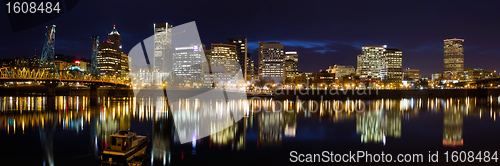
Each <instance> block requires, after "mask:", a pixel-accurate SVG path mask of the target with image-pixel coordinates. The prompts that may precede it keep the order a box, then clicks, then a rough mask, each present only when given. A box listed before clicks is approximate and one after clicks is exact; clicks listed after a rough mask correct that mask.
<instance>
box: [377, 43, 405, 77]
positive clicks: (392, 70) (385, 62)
mask: <svg viewBox="0 0 500 166" xmlns="http://www.w3.org/2000/svg"><path fill="white" fill-rule="evenodd" d="M380 61H381V63H382V68H381V70H380V74H381V76H382V80H383V81H387V82H392V83H401V81H403V51H401V50H398V49H385V51H384V54H383V55H382V57H381V58H380Z"/></svg>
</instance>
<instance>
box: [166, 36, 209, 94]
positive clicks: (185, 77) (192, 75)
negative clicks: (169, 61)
mask: <svg viewBox="0 0 500 166" xmlns="http://www.w3.org/2000/svg"><path fill="white" fill-rule="evenodd" d="M202 51H203V46H202V45H199V44H198V45H191V46H187V47H176V48H175V49H174V52H173V63H174V68H173V78H174V85H180V86H196V85H195V84H198V83H201V78H200V77H201V70H202V66H201V64H202V63H203V58H204V57H203V53H202Z"/></svg>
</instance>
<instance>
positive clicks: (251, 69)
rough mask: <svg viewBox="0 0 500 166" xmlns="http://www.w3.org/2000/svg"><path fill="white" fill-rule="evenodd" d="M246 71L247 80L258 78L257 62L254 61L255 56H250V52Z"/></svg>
mask: <svg viewBox="0 0 500 166" xmlns="http://www.w3.org/2000/svg"><path fill="white" fill-rule="evenodd" d="M246 73H247V75H246V80H253V79H256V77H255V62H254V61H253V58H252V57H251V56H250V53H248V58H247V67H246Z"/></svg>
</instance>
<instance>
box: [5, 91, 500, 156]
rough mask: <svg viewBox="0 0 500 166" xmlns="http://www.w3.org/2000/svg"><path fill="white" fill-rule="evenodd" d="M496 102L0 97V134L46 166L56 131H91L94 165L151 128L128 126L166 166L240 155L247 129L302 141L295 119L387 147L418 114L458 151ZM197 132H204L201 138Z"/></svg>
mask: <svg viewBox="0 0 500 166" xmlns="http://www.w3.org/2000/svg"><path fill="white" fill-rule="evenodd" d="M499 102H500V97H494V96H490V97H488V98H484V99H479V98H447V99H442V98H429V99H417V98H413V99H411V98H410V99H399V100H395V99H381V100H329V101H301V100H297V101H290V100H285V101H275V100H272V99H267V100H261V99H249V100H235V101H227V102H226V101H220V100H203V101H202V100H198V99H180V100H179V101H176V102H173V103H167V100H165V99H164V98H161V97H160V98H135V97H125V98H111V97H104V98H99V99H98V104H97V105H93V106H91V105H90V100H89V98H87V97H85V96H58V97H55V98H47V97H14V96H12V97H11V96H3V97H0V103H1V105H0V129H2V130H4V131H5V132H6V133H7V134H9V135H10V134H25V132H28V131H29V132H31V131H35V129H36V130H38V134H39V135H40V142H41V145H42V149H43V154H44V161H43V162H44V163H45V164H46V165H53V164H54V152H53V151H54V149H53V148H54V147H53V144H54V134H56V133H57V131H60V130H69V131H74V132H76V133H79V132H81V131H82V130H90V133H91V134H90V138H89V142H90V148H89V151H90V152H91V153H93V154H95V155H94V156H95V158H96V159H98V158H99V155H98V152H99V151H100V150H102V149H103V148H105V147H107V146H108V141H109V140H108V139H109V136H110V135H111V134H113V133H115V132H117V131H119V130H127V129H131V128H134V127H135V126H134V124H152V126H151V125H148V126H146V127H144V126H142V127H135V129H139V131H136V132H138V133H140V134H142V135H148V136H150V137H151V143H150V145H151V146H150V150H151V151H150V153H151V156H152V158H151V161H152V162H153V163H154V164H163V165H168V164H169V163H170V161H171V158H172V148H173V147H176V146H177V145H179V143H178V140H179V139H190V140H192V142H190V143H189V144H190V145H191V148H190V149H186V150H185V151H184V150H183V151H182V157H183V155H184V153H190V155H197V154H198V151H197V149H198V147H209V149H211V148H212V147H213V146H214V147H217V149H221V148H222V149H229V150H234V151H244V150H245V149H246V148H247V146H249V145H247V139H249V138H248V137H249V136H248V135H247V133H249V132H250V131H251V130H257V131H256V132H257V136H256V137H257V138H256V142H257V146H258V147H270V148H273V147H281V146H282V145H283V140H284V139H296V137H298V136H301V135H300V126H301V125H300V124H299V123H297V121H298V119H305V120H306V121H319V122H322V121H327V122H328V123H327V124H326V125H325V126H328V125H335V124H337V123H344V122H350V121H353V122H355V125H356V126H355V127H353V128H351V129H350V130H351V131H353V132H355V133H357V134H358V136H359V137H358V138H359V139H360V143H362V144H365V143H375V144H383V145H385V144H388V142H387V139H388V138H394V139H401V137H403V135H402V131H403V130H404V129H403V128H402V123H403V122H404V121H411V120H412V119H415V118H419V114H422V113H430V114H438V115H442V117H443V130H442V135H443V136H442V138H443V139H442V144H443V146H450V147H455V146H463V145H464V141H463V128H464V123H463V121H464V118H473V119H485V118H488V119H491V120H493V121H496V116H497V114H498V105H499ZM231 114H236V115H242V116H243V117H244V118H243V119H241V120H239V121H236V120H234V119H233V118H232V117H234V115H231ZM207 118H212V119H213V118H217V119H218V120H220V121H221V122H223V123H213V122H211V121H208V122H207V121H204V119H207ZM174 119H175V120H174ZM133 122H137V123H133ZM254 123H257V124H254ZM202 126H210V127H209V128H208V130H207V131H203V130H201V129H202ZM31 129H33V130H31ZM141 130H142V131H141ZM206 133H214V134H211V135H210V136H209V137H207V138H205V140H206V142H204V141H203V140H199V136H201V135H204V134H206ZM337 137H342V136H337ZM346 137H347V136H346ZM325 139H326V138H325ZM176 140H177V141H176ZM207 144H208V145H207ZM252 146H253V145H252ZM182 148H185V147H184V146H183V147H182Z"/></svg>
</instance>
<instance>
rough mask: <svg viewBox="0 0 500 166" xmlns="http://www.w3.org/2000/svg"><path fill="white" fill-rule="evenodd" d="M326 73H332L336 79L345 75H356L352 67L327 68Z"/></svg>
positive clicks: (336, 66) (335, 66)
mask: <svg viewBox="0 0 500 166" xmlns="http://www.w3.org/2000/svg"><path fill="white" fill-rule="evenodd" d="M326 71H327V72H328V73H334V74H335V78H336V79H338V78H340V77H342V76H345V75H351V74H354V73H356V70H355V69H354V66H340V65H334V66H330V67H328V69H326Z"/></svg>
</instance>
